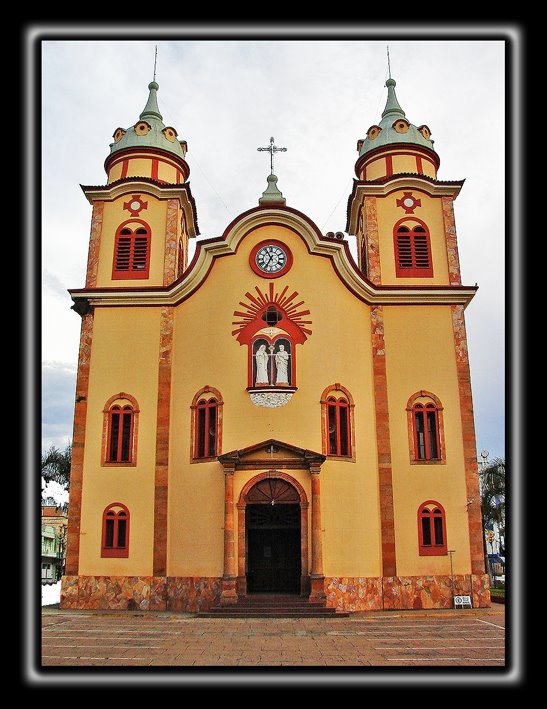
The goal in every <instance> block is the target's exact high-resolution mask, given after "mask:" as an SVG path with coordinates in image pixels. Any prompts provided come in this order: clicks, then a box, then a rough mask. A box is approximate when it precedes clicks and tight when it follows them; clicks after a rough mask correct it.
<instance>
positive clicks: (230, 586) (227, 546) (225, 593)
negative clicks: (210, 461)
mask: <svg viewBox="0 0 547 709" xmlns="http://www.w3.org/2000/svg"><path fill="white" fill-rule="evenodd" d="M234 472H235V467H234V466H228V465H225V466H224V575H223V576H222V592H221V594H220V604H221V605H223V606H225V605H231V604H234V603H237V591H236V581H237V575H236V563H235V538H234Z"/></svg>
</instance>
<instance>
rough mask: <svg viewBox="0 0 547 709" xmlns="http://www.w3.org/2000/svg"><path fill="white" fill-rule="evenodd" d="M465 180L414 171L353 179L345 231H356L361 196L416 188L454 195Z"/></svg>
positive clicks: (374, 195) (386, 193) (427, 192)
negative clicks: (437, 178)
mask: <svg viewBox="0 0 547 709" xmlns="http://www.w3.org/2000/svg"><path fill="white" fill-rule="evenodd" d="M464 182H465V180H453V181H446V180H444V181H443V180H436V179H435V178H433V177H429V175H419V174H418V173H415V172H401V173H397V174H396V175H387V176H385V177H380V178H378V179H377V180H356V179H354V180H353V188H352V191H351V194H350V196H349V198H348V207H347V213H346V214H347V222H346V232H347V233H348V234H351V235H354V234H356V232H357V221H358V211H359V206H360V205H361V203H362V201H363V198H364V197H365V196H369V197H386V196H387V195H388V194H390V193H391V192H396V191H397V190H416V191H420V192H424V193H425V194H427V195H429V196H430V197H452V199H456V197H457V196H458V195H459V194H460V191H461V189H462V187H463V184H464Z"/></svg>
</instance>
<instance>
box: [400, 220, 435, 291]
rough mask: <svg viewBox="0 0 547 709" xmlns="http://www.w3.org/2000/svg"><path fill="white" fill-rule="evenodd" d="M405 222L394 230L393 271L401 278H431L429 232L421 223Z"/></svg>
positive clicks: (431, 264)
mask: <svg viewBox="0 0 547 709" xmlns="http://www.w3.org/2000/svg"><path fill="white" fill-rule="evenodd" d="M417 221H418V220H413V221H410V220H406V221H405V222H404V223H401V222H398V223H397V224H396V225H395V229H394V241H395V271H396V274H397V276H399V277H402V278H430V277H432V276H433V263H432V261H431V244H430V238H429V231H428V229H427V226H426V225H425V224H424V223H423V222H419V223H415V222H417Z"/></svg>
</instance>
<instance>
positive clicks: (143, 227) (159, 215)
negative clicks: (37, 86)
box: [82, 81, 199, 288]
mask: <svg viewBox="0 0 547 709" xmlns="http://www.w3.org/2000/svg"><path fill="white" fill-rule="evenodd" d="M158 90H159V85H158V83H157V82H156V81H152V82H150V84H149V85H148V91H149V95H148V100H147V102H146V105H145V107H144V109H143V111H142V113H141V114H140V116H139V118H138V120H137V121H136V123H135V124H134V125H132V126H130V127H129V128H121V127H118V128H116V130H115V131H114V134H113V138H114V142H113V143H111V144H110V154H109V155H108V157H107V158H106V160H105V164H104V167H105V171H106V174H107V184H106V185H102V186H82V189H83V191H84V194H85V195H86V197H87V199H88V200H89V202H90V203H91V204H92V205H93V216H92V225H91V237H90V246H89V257H88V268H87V277H86V288H104V287H116V288H120V287H121V288H123V287H130V286H167V285H169V284H171V283H172V282H173V281H175V280H176V279H177V278H179V277H180V276H181V275H182V273H183V272H184V271H185V269H186V267H187V261H188V242H189V239H190V238H194V237H196V235H198V234H199V231H198V226H197V215H196V208H195V203H194V199H193V197H192V193H191V191H190V184H189V182H188V177H189V174H190V168H189V167H188V163H187V162H186V152H187V147H188V146H187V143H186V141H185V140H181V139H179V137H178V134H177V131H176V129H175V128H174V127H172V126H166V125H165V124H164V123H163V117H162V115H161V113H160V110H159V108H158V97H157V94H158Z"/></svg>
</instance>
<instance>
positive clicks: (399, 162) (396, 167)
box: [391, 153, 418, 174]
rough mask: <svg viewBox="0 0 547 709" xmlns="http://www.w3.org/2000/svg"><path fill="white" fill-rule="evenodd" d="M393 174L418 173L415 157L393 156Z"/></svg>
mask: <svg viewBox="0 0 547 709" xmlns="http://www.w3.org/2000/svg"><path fill="white" fill-rule="evenodd" d="M391 160H392V169H393V174H397V173H398V172H418V167H417V165H416V156H415V155H401V154H397V153H395V154H393V155H392V157H391Z"/></svg>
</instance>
